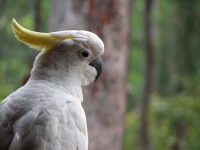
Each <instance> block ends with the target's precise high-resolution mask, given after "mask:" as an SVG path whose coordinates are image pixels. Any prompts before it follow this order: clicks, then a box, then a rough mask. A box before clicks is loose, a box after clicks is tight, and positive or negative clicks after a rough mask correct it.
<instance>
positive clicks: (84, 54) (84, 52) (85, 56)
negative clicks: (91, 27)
mask: <svg viewBox="0 0 200 150" xmlns="http://www.w3.org/2000/svg"><path fill="white" fill-rule="evenodd" d="M89 55H90V53H89V52H88V51H86V50H83V51H82V52H81V57H83V58H87V57H89Z"/></svg>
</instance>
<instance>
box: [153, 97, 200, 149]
mask: <svg viewBox="0 0 200 150" xmlns="http://www.w3.org/2000/svg"><path fill="white" fill-rule="evenodd" d="M152 100H153V103H152V106H151V113H150V114H151V116H150V118H151V133H152V134H151V136H152V139H153V143H154V147H155V148H154V149H155V150H160V149H166V150H168V149H173V147H176V146H177V145H179V144H180V143H179V142H180V140H182V142H183V143H184V144H185V146H184V147H185V149H190V150H198V149H199V147H200V144H199V142H196V141H198V139H199V138H200V129H199V125H200V120H199V119H198V118H199V114H200V101H199V97H196V96H189V95H186V94H180V95H177V96H175V97H169V98H165V97H161V96H158V95H157V96H154V97H153V98H152Z"/></svg>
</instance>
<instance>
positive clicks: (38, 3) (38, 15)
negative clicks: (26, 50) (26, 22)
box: [34, 0, 42, 31]
mask: <svg viewBox="0 0 200 150" xmlns="http://www.w3.org/2000/svg"><path fill="white" fill-rule="evenodd" d="M34 2H35V9H34V21H35V31H41V28H42V0H35V1H34Z"/></svg>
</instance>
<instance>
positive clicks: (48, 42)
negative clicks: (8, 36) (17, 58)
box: [12, 18, 64, 50]
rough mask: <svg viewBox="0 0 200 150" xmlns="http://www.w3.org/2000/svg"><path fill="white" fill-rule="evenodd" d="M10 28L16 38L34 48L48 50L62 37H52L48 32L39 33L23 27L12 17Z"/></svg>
mask: <svg viewBox="0 0 200 150" xmlns="http://www.w3.org/2000/svg"><path fill="white" fill-rule="evenodd" d="M12 28H13V32H14V33H15V36H16V37H17V39H18V40H20V41H21V42H23V43H25V44H27V45H28V46H30V47H31V48H34V49H40V50H41V49H44V50H48V49H51V48H52V47H54V46H55V45H56V44H57V43H58V42H60V41H61V40H63V39H64V38H56V37H53V36H51V35H50V34H49V33H40V32H35V31H31V30H28V29H25V28H24V27H22V26H21V25H19V24H18V23H17V21H16V20H15V19H14V18H13V21H12Z"/></svg>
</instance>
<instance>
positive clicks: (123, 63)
mask: <svg viewBox="0 0 200 150" xmlns="http://www.w3.org/2000/svg"><path fill="white" fill-rule="evenodd" d="M128 4H129V3H128V0H101V1H97V0H84V1H82V0H76V1H74V0H73V1H72V0H58V1H54V0H51V13H50V29H51V30H52V31H56V30H65V29H67V30H69V29H84V30H89V31H92V32H94V33H96V34H97V35H99V36H100V38H102V39H103V41H104V44H105V54H104V55H103V60H104V69H103V73H102V76H101V77H100V79H99V80H98V81H97V82H95V83H94V84H92V85H90V86H89V87H86V88H84V90H83V92H84V102H83V106H84V109H85V111H86V116H87V122H88V133H89V150H120V149H121V142H122V136H123V122H124V112H125V104H126V86H125V85H126V72H127V53H128V41H129V39H128V37H129V26H128V20H129V19H128V8H129V6H128Z"/></svg>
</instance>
